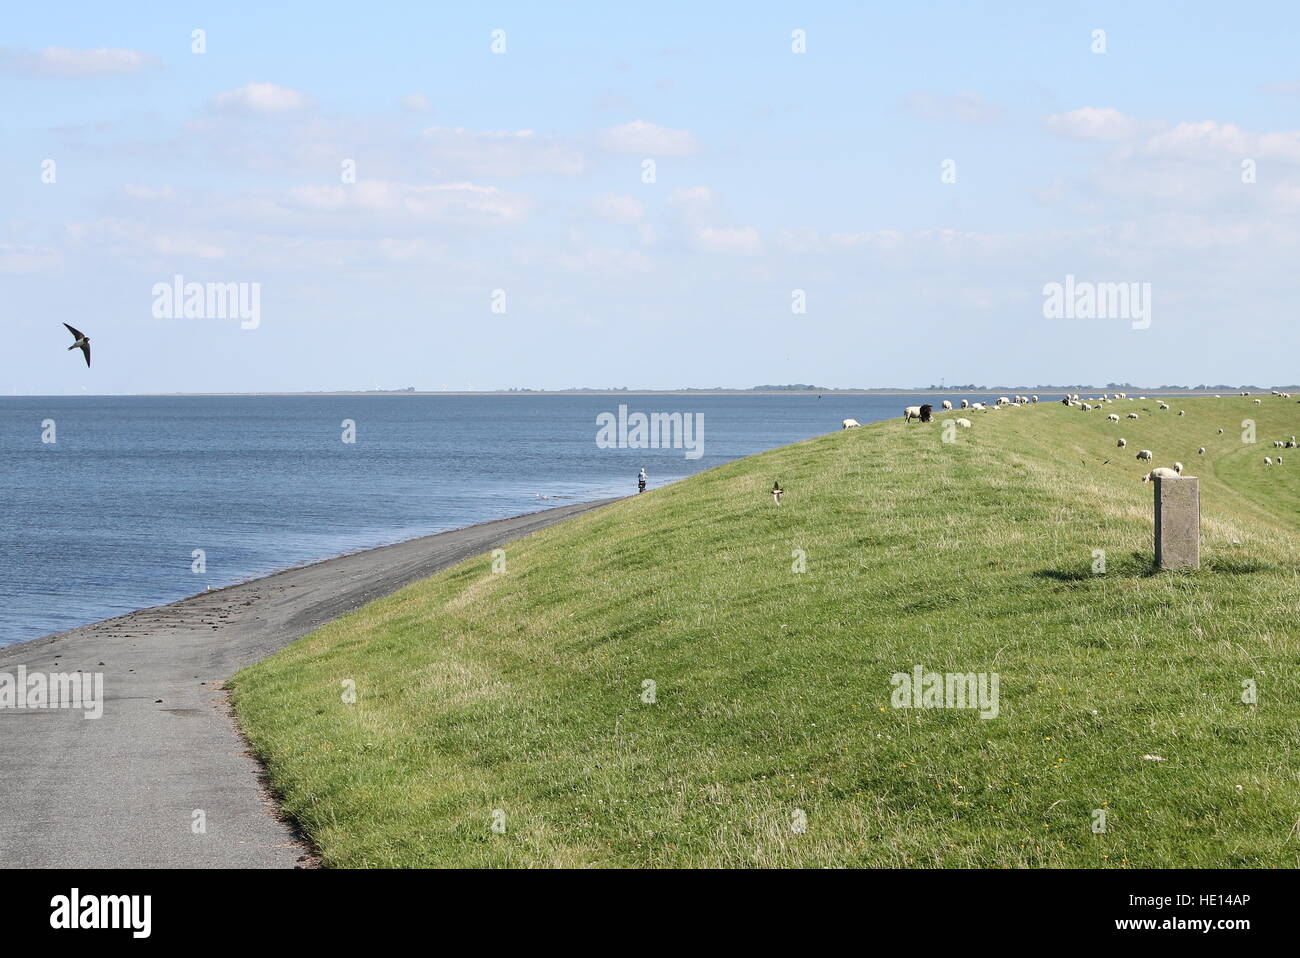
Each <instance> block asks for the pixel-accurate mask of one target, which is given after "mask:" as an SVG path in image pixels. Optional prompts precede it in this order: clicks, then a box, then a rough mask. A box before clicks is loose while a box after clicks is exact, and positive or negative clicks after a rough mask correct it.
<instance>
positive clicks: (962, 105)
mask: <svg viewBox="0 0 1300 958" xmlns="http://www.w3.org/2000/svg"><path fill="white" fill-rule="evenodd" d="M903 106H905V107H907V109H909V110H911V111H912V112H913V113H916V114H918V115H920V116H923V117H925V118H926V119H930V120H942V121H945V122H946V121H949V120H960V121H962V122H963V123H988V122H990V121H992V120H995V119H997V117H998V115H999V112H1000V111H999V110H998V108H997V107H995V106H993V105H992V104H991V103H989V102H988V101H987V100H985V99H984V97H982V96H981V95H980V94H978V93H951V94H945V93H923V92H918V93H909V94H907V96H905V97H903Z"/></svg>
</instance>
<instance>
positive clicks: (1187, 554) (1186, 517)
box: [1155, 476, 1201, 569]
mask: <svg viewBox="0 0 1300 958" xmlns="http://www.w3.org/2000/svg"><path fill="white" fill-rule="evenodd" d="M1155 487H1156V565H1157V566H1159V567H1160V568H1162V569H1199V568H1200V567H1201V488H1200V480H1198V479H1197V478H1196V477H1195V476H1179V477H1178V478H1177V479H1156V480H1155Z"/></svg>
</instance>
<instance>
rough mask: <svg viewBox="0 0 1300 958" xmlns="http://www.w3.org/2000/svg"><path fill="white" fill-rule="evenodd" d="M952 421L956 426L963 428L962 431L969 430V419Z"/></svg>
mask: <svg viewBox="0 0 1300 958" xmlns="http://www.w3.org/2000/svg"><path fill="white" fill-rule="evenodd" d="M953 421H954V422H956V423H957V425H959V426H961V428H963V429H969V428H970V420H969V419H955V420H953Z"/></svg>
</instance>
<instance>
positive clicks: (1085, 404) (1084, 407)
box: [1083, 403, 1092, 412]
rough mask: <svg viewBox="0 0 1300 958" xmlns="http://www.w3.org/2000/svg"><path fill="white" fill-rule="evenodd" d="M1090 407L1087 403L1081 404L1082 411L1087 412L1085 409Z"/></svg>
mask: <svg viewBox="0 0 1300 958" xmlns="http://www.w3.org/2000/svg"><path fill="white" fill-rule="evenodd" d="M1091 408H1092V407H1091V406H1089V405H1088V404H1087V403H1084V404H1083V411H1084V412H1087V411H1088V410H1090V409H1091Z"/></svg>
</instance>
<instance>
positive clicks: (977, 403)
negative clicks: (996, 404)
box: [970, 402, 988, 410]
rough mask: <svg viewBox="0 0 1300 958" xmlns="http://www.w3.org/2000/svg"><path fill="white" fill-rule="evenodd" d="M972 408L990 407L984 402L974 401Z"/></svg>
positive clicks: (982, 408)
mask: <svg viewBox="0 0 1300 958" xmlns="http://www.w3.org/2000/svg"><path fill="white" fill-rule="evenodd" d="M970 408H971V409H980V410H984V409H987V408H988V407H987V406H985V405H984V404H983V403H982V402H973V403H971V404H970Z"/></svg>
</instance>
